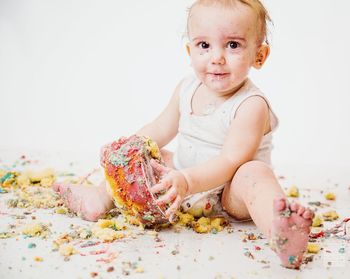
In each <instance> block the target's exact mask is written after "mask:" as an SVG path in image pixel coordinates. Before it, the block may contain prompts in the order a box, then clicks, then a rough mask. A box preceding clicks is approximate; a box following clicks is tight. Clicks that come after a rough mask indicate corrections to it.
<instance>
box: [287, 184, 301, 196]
mask: <svg viewBox="0 0 350 279" xmlns="http://www.w3.org/2000/svg"><path fill="white" fill-rule="evenodd" d="M287 196H288V197H291V198H297V197H299V189H298V187H297V186H292V187H290V188H289V189H288V191H287Z"/></svg>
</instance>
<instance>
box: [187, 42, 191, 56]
mask: <svg viewBox="0 0 350 279" xmlns="http://www.w3.org/2000/svg"><path fill="white" fill-rule="evenodd" d="M186 51H187V53H188V55H191V47H190V43H187V44H186Z"/></svg>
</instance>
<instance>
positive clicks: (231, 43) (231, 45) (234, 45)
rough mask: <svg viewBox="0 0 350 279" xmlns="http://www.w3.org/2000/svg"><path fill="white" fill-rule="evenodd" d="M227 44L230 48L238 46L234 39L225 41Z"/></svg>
mask: <svg viewBox="0 0 350 279" xmlns="http://www.w3.org/2000/svg"><path fill="white" fill-rule="evenodd" d="M227 46H228V47H229V48H231V49H236V48H238V47H239V46H240V44H239V43H238V42H235V41H230V42H228V43H227Z"/></svg>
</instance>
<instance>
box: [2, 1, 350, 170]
mask: <svg viewBox="0 0 350 279" xmlns="http://www.w3.org/2000/svg"><path fill="white" fill-rule="evenodd" d="M191 3H192V1H190V0H176V1H175V0H153V1H152V0H149V1H144V0H138V1H121V0H114V1H86V0H84V1H83V0H79V1H66V0H47V1H39V0H37V1H35V0H22V1H20V0H0V123H1V126H0V127H1V129H0V148H5V149H7V148H10V149H11V148H16V149H17V150H18V149H21V150H24V151H25V150H26V149H45V150H61V149H62V150H79V151H83V152H93V153H96V154H97V153H98V152H99V147H100V146H101V145H102V144H104V143H106V142H110V141H111V140H113V139H115V138H118V137H119V136H122V135H129V134H131V133H133V132H135V131H136V130H137V129H139V128H140V127H141V126H142V125H144V124H145V123H147V122H148V121H151V120H152V119H153V118H154V117H156V116H157V114H158V113H159V112H160V111H161V110H162V109H163V107H164V106H165V105H166V103H167V102H168V100H169V98H170V96H171V94H172V91H173V89H174V87H175V86H176V84H177V83H178V82H179V80H180V79H181V78H182V77H183V76H184V75H186V74H188V73H190V72H191V68H190V62H189V59H188V57H187V54H186V51H185V47H184V45H185V42H186V41H185V39H183V35H184V32H185V19H186V10H187V8H188V7H189V6H190V4H191ZM265 4H266V6H267V8H268V9H269V10H270V14H271V17H272V18H273V21H274V26H273V27H272V28H271V33H272V51H271V56H270V58H269V60H268V61H267V63H266V65H265V66H264V68H263V69H262V70H260V71H252V72H251V78H252V79H253V81H254V82H255V83H256V84H257V85H258V86H259V87H260V88H261V89H262V90H263V91H264V92H265V94H266V95H267V96H268V97H269V98H270V100H271V103H272V105H273V108H274V110H275V112H276V113H277V114H278V116H279V118H280V127H279V129H278V131H277V132H276V134H275V150H274V153H273V161H274V163H275V164H291V165H293V164H294V165H297V164H313V165H323V166H326V165H332V166H343V167H344V166H345V167H348V166H349V165H350V164H349V158H350V144H349V143H350V125H349V119H350V110H349V107H350V97H349V94H350V89H349V88H350V86H349V85H350V70H349V66H350V55H349V49H350V48H349V45H350V31H349V27H350V16H349V14H348V12H349V10H350V2H349V1H348V0H333V1H329V0H328V1H326V0H307V1H305V0H293V1H287V0H286V1H281V0H266V1H265ZM170 147H173V145H171V146H170Z"/></svg>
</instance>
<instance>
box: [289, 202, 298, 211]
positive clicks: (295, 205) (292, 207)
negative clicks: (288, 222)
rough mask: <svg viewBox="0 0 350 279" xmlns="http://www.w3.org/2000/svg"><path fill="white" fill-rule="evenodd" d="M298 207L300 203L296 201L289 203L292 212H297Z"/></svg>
mask: <svg viewBox="0 0 350 279" xmlns="http://www.w3.org/2000/svg"><path fill="white" fill-rule="evenodd" d="M299 208H300V204H298V203H296V202H293V203H292V204H291V205H290V209H291V210H292V211H293V212H298V210H299Z"/></svg>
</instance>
